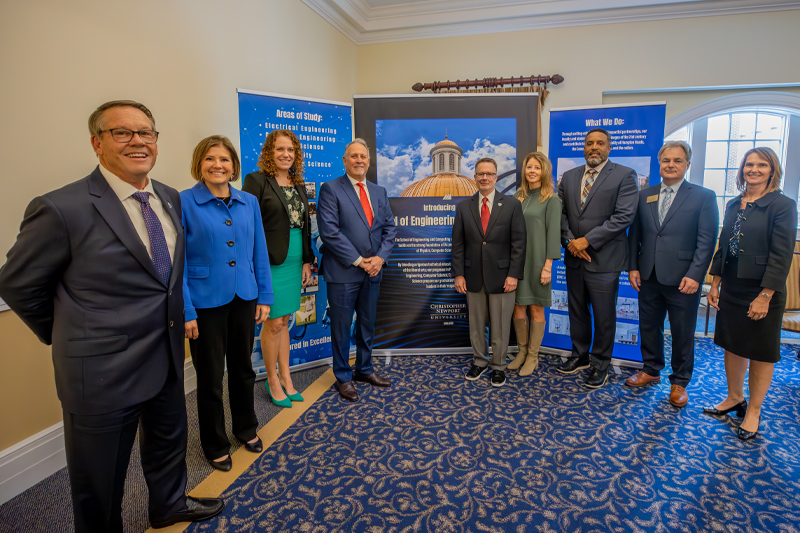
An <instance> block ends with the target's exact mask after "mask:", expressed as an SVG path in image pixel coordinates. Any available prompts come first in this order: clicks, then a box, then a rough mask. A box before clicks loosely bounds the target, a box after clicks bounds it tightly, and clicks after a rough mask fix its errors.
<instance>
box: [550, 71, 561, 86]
mask: <svg viewBox="0 0 800 533" xmlns="http://www.w3.org/2000/svg"><path fill="white" fill-rule="evenodd" d="M550 81H552V82H553V84H554V85H558V84H559V83H561V82H563V81H564V76H562V75H561V74H553V75H552V76H550Z"/></svg>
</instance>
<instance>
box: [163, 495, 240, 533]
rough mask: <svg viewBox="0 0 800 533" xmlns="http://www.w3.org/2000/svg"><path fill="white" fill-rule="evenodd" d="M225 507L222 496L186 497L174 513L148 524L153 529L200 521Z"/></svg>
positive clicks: (216, 513)
mask: <svg viewBox="0 0 800 533" xmlns="http://www.w3.org/2000/svg"><path fill="white" fill-rule="evenodd" d="M223 509H225V500H223V499H222V498H192V497H191V496H187V497H186V506H185V507H184V508H183V509H181V510H180V511H178V512H177V513H175V514H174V515H172V516H170V517H168V518H165V519H164V520H153V521H152V522H150V525H151V526H153V528H154V529H160V528H162V527H167V526H171V525H172V524H177V523H178V522H202V521H203V520H208V519H209V518H214V517H215V516H217V515H218V514H219V513H221V512H222V510H223Z"/></svg>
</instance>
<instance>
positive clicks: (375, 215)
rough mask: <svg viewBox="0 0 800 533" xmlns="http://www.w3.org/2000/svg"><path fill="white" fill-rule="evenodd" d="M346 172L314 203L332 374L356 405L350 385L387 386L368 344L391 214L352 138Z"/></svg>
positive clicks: (390, 242) (390, 237)
mask: <svg viewBox="0 0 800 533" xmlns="http://www.w3.org/2000/svg"><path fill="white" fill-rule="evenodd" d="M342 159H343V161H344V167H345V170H346V171H347V173H346V174H345V175H344V176H342V177H340V178H336V179H335V180H331V181H329V182H327V183H323V184H322V187H320V190H319V200H318V201H317V227H318V228H319V236H320V237H321V238H322V262H321V263H320V268H319V271H320V273H321V274H322V276H323V277H324V278H325V282H326V283H327V286H328V305H329V306H330V313H329V316H330V319H331V348H332V350H333V373H334V375H335V376H336V381H337V382H338V386H339V395H340V396H341V397H342V398H344V399H345V400H348V401H351V402H357V401H358V392H357V391H356V386H355V383H354V380H355V381H363V382H366V383H369V384H371V385H373V386H375V387H389V386H391V384H392V383H391V382H390V381H389V380H388V379H386V378H384V377H382V376H379V375H378V373H377V372H375V370H374V369H373V367H372V339H373V335H374V331H375V315H376V313H377V309H378V293H379V291H380V282H381V279H382V278H383V270H382V269H383V265H385V264H386V262H387V261H388V260H389V255H391V253H392V247H393V246H394V235H395V231H396V230H395V225H394V215H393V214H392V209H391V207H390V206H389V196H388V195H387V194H386V189H384V188H383V187H380V186H378V185H376V184H374V183H370V182H368V181H367V180H366V177H367V169H368V168H369V147H368V146H367V143H366V142H364V140H363V139H356V140H354V141H353V142H351V143H350V144H348V145H347V147H346V148H345V151H344V157H343V158H342ZM353 312H355V313H356V325H355V326H356V327H355V330H356V335H355V339H356V368H355V372H353V369H352V368H351V367H350V361H349V359H350V326H351V324H352V320H353Z"/></svg>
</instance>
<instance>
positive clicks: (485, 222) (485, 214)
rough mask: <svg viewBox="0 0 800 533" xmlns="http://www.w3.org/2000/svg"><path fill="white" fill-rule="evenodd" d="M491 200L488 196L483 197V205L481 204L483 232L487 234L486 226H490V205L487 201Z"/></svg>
mask: <svg viewBox="0 0 800 533" xmlns="http://www.w3.org/2000/svg"><path fill="white" fill-rule="evenodd" d="M488 201H489V199H488V198H486V197H484V198H483V206H481V226H483V234H484V235H486V228H487V226H489V206H488V205H487V202H488Z"/></svg>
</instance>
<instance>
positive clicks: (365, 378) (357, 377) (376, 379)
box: [353, 372, 392, 387]
mask: <svg viewBox="0 0 800 533" xmlns="http://www.w3.org/2000/svg"><path fill="white" fill-rule="evenodd" d="M353 381H360V382H362V383H369V384H370V385H372V386H373V387H391V386H392V382H391V381H389V380H388V379H386V378H385V377H383V376H379V375H378V373H377V372H373V373H372V374H359V373H358V372H354V373H353Z"/></svg>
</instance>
